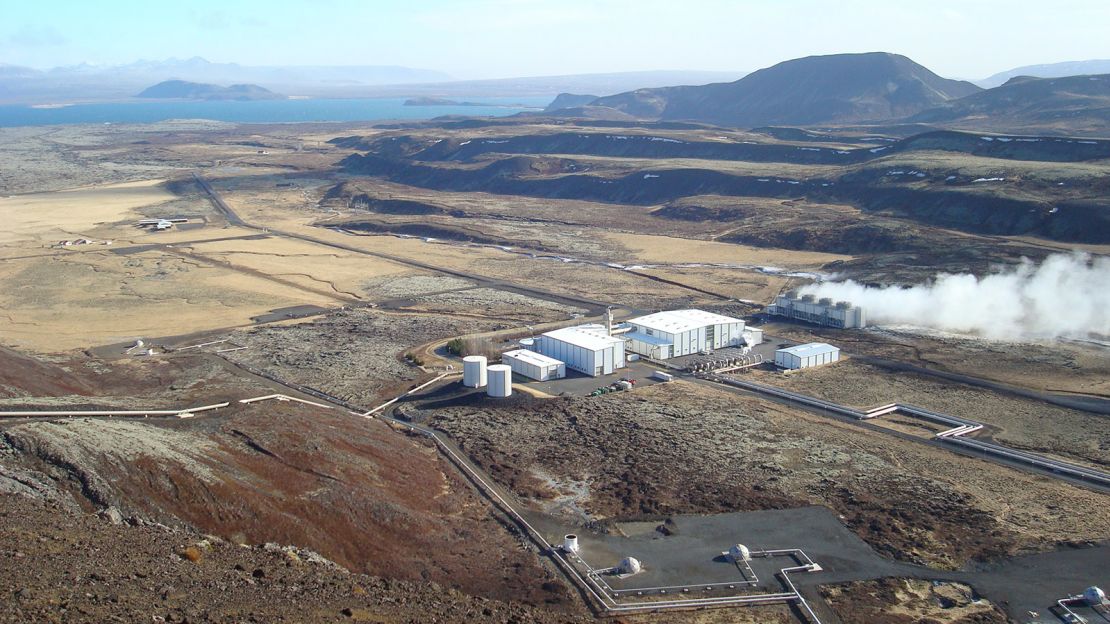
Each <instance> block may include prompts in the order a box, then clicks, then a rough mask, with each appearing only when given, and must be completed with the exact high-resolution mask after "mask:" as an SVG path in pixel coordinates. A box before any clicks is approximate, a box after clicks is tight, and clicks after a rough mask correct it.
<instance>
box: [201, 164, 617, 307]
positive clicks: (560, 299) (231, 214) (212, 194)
mask: <svg viewBox="0 0 1110 624" xmlns="http://www.w3.org/2000/svg"><path fill="white" fill-rule="evenodd" d="M193 177H194V178H195V179H196V181H197V183H198V184H199V185H200V186H201V188H202V189H204V191H205V193H207V194H208V197H209V199H211V200H212V204H213V205H214V206H215V207H216V209H217V210H218V211H219V212H220V213H221V214H222V215H224V217H225V218H226V219H227V220H228V223H231V224H232V225H237V226H240V227H245V228H249V229H252V230H258V231H260V232H266V233H269V234H273V235H275V236H284V237H286V238H295V239H298V240H302V241H305V242H308V243H313V244H316V245H323V246H325V247H331V248H333V249H341V250H343V251H349V252H351V253H357V254H361V255H365V256H373V257H375V258H381V259H382V260H389V261H390V262H395V263H397V264H403V265H406V266H411V267H414V268H418V269H423V270H425V271H433V272H436V273H443V274H445V275H450V276H452V277H460V278H463V279H466V280H471V281H474V282H478V283H479V284H482V285H484V286H487V287H490V288H496V289H498V290H505V291H509V292H515V293H517V294H521V295H526V296H530V297H536V298H539V299H546V300H548V301H554V302H556V303H562V304H564V305H566V304H570V305H572V306H574V307H582V308H586V309H587V310H588V314H589V315H590V316H594V315H597V314H601V313H602V312H604V311H605V308H606V306H609V305H615V304H611V303H607V302H602V301H596V300H593V299H586V298H584V297H577V296H574V295H565V294H560V293H555V292H552V291H549V290H544V289H541V288H536V287H534V286H526V285H523V284H518V283H515V282H509V281H505V280H499V279H494V278H490V277H486V276H484V275H479V274H477V273H469V272H466V271H456V270H454V269H447V268H444V267H439V266H435V265H433V264H428V263H426V262H420V261H419V260H412V259H410V258H405V257H402V256H396V255H393V254H387V253H382V252H380V251H370V250H368V249H362V248H360V247H355V246H353V245H347V244H344V243H339V242H335V241H330V240H327V239H323V238H317V237H315V236H309V235H307V234H299V233H297V232H289V231H285V230H280V229H275V228H271V227H264V226H259V225H254V224H252V223H249V222H247V221H244V220H243V219H242V218H241V217H240V216H239V215H238V214H236V212H235V211H234V210H232V208H231V207H230V206H228V205H227V202H225V201H224V200H223V198H222V197H220V195H219V193H218V192H216V189H214V188H212V185H211V184H209V183H208V181H207V180H205V179H204V178H202V177H201V176H200V174H199V173H194V174H193Z"/></svg>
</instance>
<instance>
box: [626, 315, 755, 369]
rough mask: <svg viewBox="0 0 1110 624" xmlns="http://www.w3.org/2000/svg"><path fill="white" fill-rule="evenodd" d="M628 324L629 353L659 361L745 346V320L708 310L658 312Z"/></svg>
mask: <svg viewBox="0 0 1110 624" xmlns="http://www.w3.org/2000/svg"><path fill="white" fill-rule="evenodd" d="M628 325H630V326H631V327H632V331H631V332H629V333H627V334H625V335H624V339H625V340H626V341H628V350H629V351H632V352H633V353H638V354H640V355H643V356H645V357H650V358H653V359H656V360H666V359H668V358H672V357H678V356H682V355H690V354H691V353H699V352H701V351H707V350H711V349H723V348H725V347H738V346H742V345H743V344H744V321H742V320H740V319H737V318H732V317H731V316H722V315H720V314H714V313H712V312H706V311H704V310H669V311H666V312H656V313H655V314H649V315H647V316H641V317H639V318H634V319H632V320H630V321H628ZM760 341H762V332H760Z"/></svg>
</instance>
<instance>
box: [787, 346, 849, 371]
mask: <svg viewBox="0 0 1110 624" xmlns="http://www.w3.org/2000/svg"><path fill="white" fill-rule="evenodd" d="M839 360H840V349H839V348H837V347H834V346H832V345H831V344H826V343H824V342H810V343H806V344H800V345H797V346H793V347H788V348H786V349H779V350H778V351H775V366H778V367H780V368H785V369H787V370H797V369H799V368H812V367H814V366H821V365H823V364H831V363H833V362H836V361H839Z"/></svg>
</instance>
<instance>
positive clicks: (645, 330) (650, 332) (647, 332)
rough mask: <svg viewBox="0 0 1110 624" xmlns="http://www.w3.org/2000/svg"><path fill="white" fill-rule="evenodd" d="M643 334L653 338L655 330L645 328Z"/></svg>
mask: <svg viewBox="0 0 1110 624" xmlns="http://www.w3.org/2000/svg"><path fill="white" fill-rule="evenodd" d="M644 334H645V335H647V336H654V335H655V330H653V329H649V328H647V327H645V328H644Z"/></svg>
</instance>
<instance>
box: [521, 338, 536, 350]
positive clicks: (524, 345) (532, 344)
mask: <svg viewBox="0 0 1110 624" xmlns="http://www.w3.org/2000/svg"><path fill="white" fill-rule="evenodd" d="M520 348H521V349H527V350H529V351H535V350H536V339H535V338H521V339H520Z"/></svg>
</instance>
